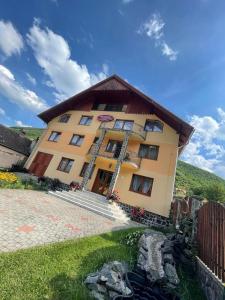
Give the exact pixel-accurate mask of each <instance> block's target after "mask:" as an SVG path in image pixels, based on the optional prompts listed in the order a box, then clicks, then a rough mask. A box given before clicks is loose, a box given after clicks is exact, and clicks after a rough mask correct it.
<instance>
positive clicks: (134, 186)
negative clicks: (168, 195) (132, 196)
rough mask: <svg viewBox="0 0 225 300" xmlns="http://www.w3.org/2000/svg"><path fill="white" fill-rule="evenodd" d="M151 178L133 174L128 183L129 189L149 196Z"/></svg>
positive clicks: (151, 183)
mask: <svg viewBox="0 0 225 300" xmlns="http://www.w3.org/2000/svg"><path fill="white" fill-rule="evenodd" d="M152 185H153V178H150V177H145V176H139V175H135V174H134V175H133V177H132V180H131V185H130V191H132V192H135V193H139V194H143V195H147V196H151V192H152Z"/></svg>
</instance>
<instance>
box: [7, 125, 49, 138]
mask: <svg viewBox="0 0 225 300" xmlns="http://www.w3.org/2000/svg"><path fill="white" fill-rule="evenodd" d="M11 129H13V130H15V131H16V132H20V131H21V130H23V131H24V132H25V133H26V137H27V138H29V139H31V140H35V139H36V138H37V137H39V136H40V135H41V134H42V132H43V129H42V128H31V127H11Z"/></svg>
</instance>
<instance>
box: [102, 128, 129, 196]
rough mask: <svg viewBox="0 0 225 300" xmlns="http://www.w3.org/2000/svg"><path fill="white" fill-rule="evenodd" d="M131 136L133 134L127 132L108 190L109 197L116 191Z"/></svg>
mask: <svg viewBox="0 0 225 300" xmlns="http://www.w3.org/2000/svg"><path fill="white" fill-rule="evenodd" d="M130 134H131V132H130V131H126V133H125V136H124V140H123V144H122V147H121V150H120V155H119V157H118V159H117V163H116V167H115V171H114V173H113V176H112V179H111V182H110V185H109V189H108V193H107V195H108V196H109V195H110V194H111V193H112V192H113V191H114V189H115V186H116V181H117V178H118V176H119V173H120V168H121V165H122V162H123V160H124V157H125V155H126V152H127V145H128V141H129V136H130Z"/></svg>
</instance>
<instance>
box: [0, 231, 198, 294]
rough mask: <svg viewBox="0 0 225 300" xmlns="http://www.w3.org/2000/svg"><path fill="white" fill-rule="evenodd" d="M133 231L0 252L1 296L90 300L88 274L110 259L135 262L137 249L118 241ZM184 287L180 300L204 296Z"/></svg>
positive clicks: (132, 263)
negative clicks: (182, 296) (12, 251)
mask: <svg viewBox="0 0 225 300" xmlns="http://www.w3.org/2000/svg"><path fill="white" fill-rule="evenodd" d="M133 231H137V229H128V230H125V231H117V232H112V233H107V234H103V235H100V236H94V237H87V238H83V239H79V240H71V241H66V242H62V243H57V244H52V245H47V246H43V247H36V248H32V249H28V250H20V251H17V252H14V253H3V254H0V270H1V275H0V299H1V300H6V299H7V300H24V299H29V300H33V299H52V300H61V299H63V300H72V299H75V300H77V299H78V300H79V299H81V300H83V299H85V300H86V299H90V298H89V294H88V291H87V289H86V287H85V286H84V284H83V281H84V279H85V278H86V276H87V274H89V273H91V272H94V271H96V270H97V269H99V268H100V267H101V266H102V265H103V264H104V263H105V262H109V261H111V260H125V261H127V262H128V263H129V264H130V266H133V265H134V263H135V261H136V256H137V252H136V250H137V249H136V248H135V247H128V246H126V245H123V244H121V240H122V239H123V238H124V237H125V236H126V235H127V233H130V232H133ZM185 280H186V281H187V283H188V280H187V279H185ZM184 286H185V289H186V286H187V284H186V285H184ZM187 289H188V291H187V293H189V294H185V293H186V290H183V287H182V285H181V292H182V293H183V294H184V295H185V297H184V298H182V299H183V300H189V299H197V300H198V299H203V298H195V297H194V296H195V294H196V289H197V288H195V289H193V288H192V289H189V288H187ZM191 293H192V294H191Z"/></svg>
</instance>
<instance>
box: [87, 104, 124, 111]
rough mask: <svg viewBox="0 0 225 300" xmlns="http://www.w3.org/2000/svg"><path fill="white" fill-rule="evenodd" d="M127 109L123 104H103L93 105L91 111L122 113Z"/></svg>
mask: <svg viewBox="0 0 225 300" xmlns="http://www.w3.org/2000/svg"><path fill="white" fill-rule="evenodd" d="M124 106H125V110H126V108H127V105H123V104H105V103H95V104H94V105H93V108H92V109H93V110H101V111H124Z"/></svg>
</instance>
